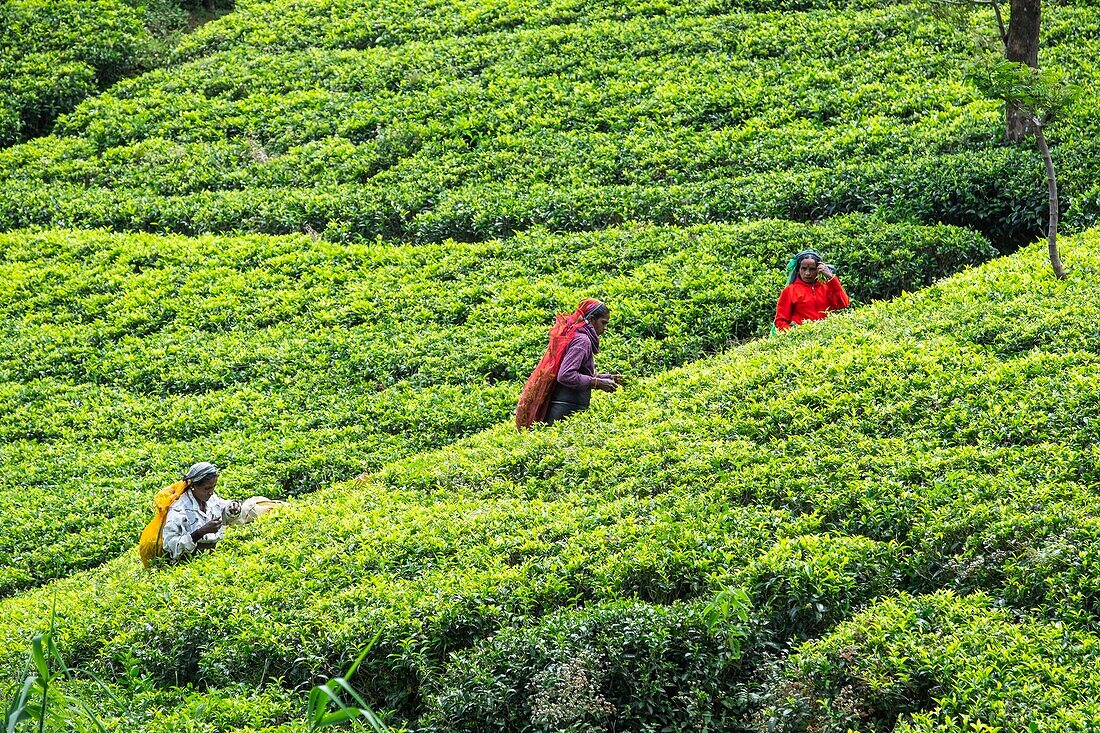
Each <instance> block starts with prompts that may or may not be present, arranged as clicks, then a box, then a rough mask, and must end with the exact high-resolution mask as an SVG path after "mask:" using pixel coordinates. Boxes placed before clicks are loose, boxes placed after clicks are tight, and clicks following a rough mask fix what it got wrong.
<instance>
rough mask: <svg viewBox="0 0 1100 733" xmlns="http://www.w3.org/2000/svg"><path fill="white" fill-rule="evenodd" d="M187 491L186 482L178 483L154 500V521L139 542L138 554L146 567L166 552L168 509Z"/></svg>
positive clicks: (143, 531) (158, 493)
mask: <svg viewBox="0 0 1100 733" xmlns="http://www.w3.org/2000/svg"><path fill="white" fill-rule="evenodd" d="M184 491H187V482H186V481H177V482H176V483H174V484H172V485H171V486H169V487H168V488H166V489H161V490H160V491H158V492H157V495H156V496H155V497H154V498H153V521H151V522H149V524H148V525H147V526H146V527H145V529H143V530H142V531H141V538H140V539H139V540H138V554H139V555H141V564H142V565H144V566H145V567H149V565H150V564H151V563H152V562H153V558H154V557H158V556H159V555H160V554H161V553H163V552H164V537H163V533H164V520H165V519H167V518H168V508H169V507H170V506H172V504H174V503H175V502H176V499H178V498H180V497H181V496H183V492H184Z"/></svg>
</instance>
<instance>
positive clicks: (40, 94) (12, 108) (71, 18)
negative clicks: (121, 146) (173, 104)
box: [0, 0, 188, 148]
mask: <svg viewBox="0 0 1100 733" xmlns="http://www.w3.org/2000/svg"><path fill="white" fill-rule="evenodd" d="M187 23H188V13H187V12H186V11H185V10H184V8H182V7H181V6H180V3H179V2H178V1H177V0H151V1H150V2H137V1H136V0H92V1H91V2H89V1H88V0H80V1H76V0H6V2H4V3H3V5H0V148H2V147H6V146H8V145H12V144H14V143H17V142H20V141H23V140H26V139H28V138H33V137H35V136H37V135H42V134H45V133H47V132H49V130H50V128H51V127H52V126H53V123H54V121H55V120H56V119H57V117H58V116H59V115H61V114H64V113H66V112H71V111H72V110H73V109H74V108H75V107H76V106H77V104H79V103H80V102H81V101H83V100H84V99H86V98H88V97H90V96H92V95H94V94H96V93H98V92H101V91H103V90H104V89H106V88H108V87H110V86H111V85H112V84H114V83H115V82H117V81H119V80H120V79H123V78H125V77H130V76H134V75H136V74H140V73H142V72H144V71H148V70H150V69H152V68H155V67H156V66H158V65H160V64H162V63H164V62H165V61H166V58H167V56H168V54H169V52H170V51H171V49H172V47H173V46H174V45H175V44H176V43H177V42H178V40H179V39H178V36H179V33H180V31H181V29H182V28H183V27H184V26H185V25H186V24H187Z"/></svg>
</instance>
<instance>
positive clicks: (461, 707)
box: [421, 603, 743, 731]
mask: <svg viewBox="0 0 1100 733" xmlns="http://www.w3.org/2000/svg"><path fill="white" fill-rule="evenodd" d="M740 671H741V670H740V669H739V668H738V655H737V654H736V653H734V652H733V650H731V649H729V648H728V647H727V646H726V640H725V638H723V637H722V636H720V635H716V634H715V633H714V632H713V630H712V627H711V626H710V624H709V623H708V622H707V620H706V619H705V618H704V615H703V613H702V612H701V609H686V610H685V609H684V608H682V607H681V606H680V605H679V604H676V605H672V606H650V605H646V604H630V603H618V604H613V605H610V606H606V607H595V608H586V609H584V610H583V611H576V610H573V611H563V612H561V613H558V614H554V615H552V616H550V617H547V618H546V619H543V620H542V621H540V622H539V623H537V624H536V625H532V626H529V627H524V628H522V629H508V630H505V631H504V632H502V633H500V634H498V635H497V636H494V637H492V638H490V639H488V640H486V641H485V642H483V643H482V644H480V645H479V646H477V647H475V648H473V649H471V650H470V651H468V652H464V653H461V654H457V655H455V656H453V657H452V658H451V660H450V663H449V664H448V670H447V673H446V675H445V676H444V677H443V678H442V679H441V680H439V682H438V686H439V687H440V688H441V689H443V690H444V691H445V692H444V693H442V694H440V695H439V696H438V697H429V701H428V713H427V715H426V716H425V720H424V722H423V725H422V727H421V729H422V730H425V731H476V730H486V729H487V728H490V727H492V728H496V729H499V730H604V729H608V728H610V727H613V728H614V729H616V730H678V729H683V728H684V727H685V726H689V725H693V724H696V725H698V724H700V723H702V724H704V725H705V726H706V727H714V728H717V729H721V728H724V727H726V726H727V725H729V724H731V723H734V722H736V721H737V720H738V718H739V717H741V715H742V714H743V711H742V710H739V709H737V706H736V705H735V704H734V702H733V698H734V696H735V694H736V686H735V685H734V684H733V682H734V681H735V680H737V679H738V677H739V676H740Z"/></svg>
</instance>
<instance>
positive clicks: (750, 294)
mask: <svg viewBox="0 0 1100 733" xmlns="http://www.w3.org/2000/svg"><path fill="white" fill-rule="evenodd" d="M811 244H812V245H816V246H819V247H821V248H822V250H823V251H825V252H828V253H829V255H830V257H831V258H833V259H834V260H835V261H836V262H838V263H839V264H840V267H841V272H842V273H843V278H844V280H845V282H846V283H847V286H848V288H849V290H850V291H851V293H852V295H853V297H855V298H857V299H862V300H869V299H872V298H886V297H890V296H891V295H894V294H895V293H897V292H899V291H900V290H901V289H903V288H904V289H916V288H919V287H921V286H922V285H924V284H926V283H928V282H931V281H932V280H933V279H935V278H937V277H939V276H942V275H944V274H947V273H949V272H951V271H954V270H957V269H959V268H960V267H962V266H964V265H966V264H968V263H974V262H980V261H983V260H985V259H987V258H988V257H989V256H990V254H991V251H990V248H989V246H988V244H986V243H985V242H984V240H982V239H981V237H978V236H976V235H973V234H970V233H967V232H965V231H962V230H959V229H953V228H950V227H918V226H910V225H890V224H887V223H885V222H883V221H881V220H879V219H874V218H866V217H848V218H840V219H836V220H833V221H830V222H828V223H825V224H822V225H820V226H806V225H798V224H791V223H786V222H778V221H776V222H761V223H757V224H751V225H742V226H720V227H719V226H711V227H699V228H695V229H672V228H659V227H652V226H636V227H629V228H623V229H618V230H610V231H606V232H602V233H596V234H590V235H583V236H582V235H576V236H559V235H551V234H548V233H546V232H538V233H531V234H529V235H526V236H523V237H520V238H517V239H514V240H511V241H509V242H491V243H485V244H478V245H460V244H457V243H453V242H452V243H449V244H446V245H440V246H432V247H427V246H425V247H418V248H408V247H402V246H399V245H387V244H383V243H375V244H369V245H368V244H362V245H341V244H332V243H326V242H319V241H313V240H311V239H308V238H301V237H299V238H287V239H272V238H267V237H246V238H240V239H213V238H207V239H201V240H191V239H184V238H179V237H175V238H161V237H153V236H119V235H110V234H106V233H62V232H54V233H43V234H33V233H26V232H17V233H12V234H7V235H0V273H2V277H3V279H4V282H5V283H6V284H7V287H6V290H5V292H4V293H3V294H2V295H0V310H2V311H3V313H4V319H3V322H4V325H3V326H2V327H0V337H2V338H3V343H4V345H5V348H4V350H3V352H4V353H3V355H2V356H0V385H2V386H0V405H3V407H2V409H3V411H4V413H5V415H6V419H5V422H4V425H3V427H2V428H0V456H2V458H3V460H2V461H0V465H2V466H3V468H0V496H6V497H16V496H18V497H20V498H21V499H22V501H20V502H18V503H17V506H18V508H17V509H16V510H15V511H14V512H9V513H6V514H5V517H4V519H3V520H0V538H2V539H0V559H2V561H3V562H2V563H0V564H2V566H3V568H4V569H3V570H0V593H3V592H10V591H12V590H14V589H17V588H20V587H25V586H28V585H32V584H34V583H35V582H38V581H40V580H42V579H46V578H51V577H58V576H60V575H64V574H66V573H67V572H69V571H71V570H72V569H74V568H83V567H89V566H91V565H95V564H96V563H98V562H100V561H102V560H103V559H104V558H106V557H110V556H112V555H115V554H117V553H119V552H121V551H123V550H124V549H126V548H127V547H129V546H130V544H131V543H132V541H133V538H134V537H135V536H136V533H137V532H138V531H139V529H140V527H141V525H142V523H143V522H144V521H147V520H148V517H147V512H148V510H149V506H150V503H149V502H150V501H151V496H152V495H153V493H155V491H156V490H157V489H158V488H159V487H160V486H161V485H164V484H166V483H168V482H170V481H171V480H173V476H174V475H176V472H177V471H179V470H180V468H181V466H185V465H186V464H187V463H189V462H191V461H193V460H198V459H199V458H206V459H213V460H216V461H217V462H218V463H219V464H227V469H226V473H225V483H224V485H223V490H224V491H227V492H230V493H233V494H236V495H245V496H247V495H249V494H264V495H276V496H290V495H296V494H301V493H303V492H308V491H311V490H313V489H315V488H317V487H319V486H321V485H323V484H324V483H327V482H329V481H332V480H334V479H347V478H350V477H352V476H354V475H356V474H358V473H359V472H361V471H363V470H366V469H369V468H371V467H376V466H379V465H382V464H383V463H385V462H386V461H389V460H392V459H394V458H397V457H400V456H402V455H406V454H409V453H415V452H417V451H420V450H425V449H429V448H432V447H437V446H440V445H444V444H446V443H449V442H452V441H453V440H455V439H457V438H459V437H461V436H463V435H468V434H471V433H474V432H476V431H478V430H481V429H483V428H486V427H488V426H490V425H492V424H494V423H497V422H499V421H501V420H503V419H505V418H506V417H507V415H508V414H509V412H510V411H511V410H512V409H513V407H514V405H515V398H516V395H517V394H518V392H519V388H520V385H521V383H522V380H523V379H525V378H526V375H527V373H528V372H529V371H530V369H531V368H532V367H533V365H534V362H535V361H537V359H538V358H539V356H540V355H541V352H542V349H543V348H544V345H545V338H546V336H545V334H546V330H545V329H546V327H547V326H546V324H547V323H548V322H549V320H550V317H551V315H552V314H553V313H554V312H557V311H561V310H566V309H572V307H573V305H574V304H575V303H576V302H577V301H578V300H579V299H580V298H581V297H582V296H583V295H587V294H598V295H600V296H601V297H603V298H605V299H607V300H608V302H609V303H610V304H611V307H612V309H613V312H614V314H615V315H614V318H615V327H614V328H613V330H612V333H610V334H609V335H608V337H607V338H606V339H605V343H604V347H605V348H604V353H603V354H602V355H601V364H605V365H606V366H607V368H609V369H611V370H613V371H622V372H624V373H629V374H631V375H633V376H643V375H645V374H653V373H656V372H659V371H661V370H664V369H667V368H669V367H672V366H676V365H679V364H683V363H685V362H687V361H691V360H693V359H698V358H700V357H701V356H705V355H707V354H710V353H714V352H716V351H718V350H720V349H722V348H724V347H725V346H726V345H727V344H728V343H730V342H731V341H735V340H739V339H744V338H748V337H751V336H754V335H758V334H760V333H762V332H764V331H765V330H766V328H767V324H768V323H769V322H770V319H771V317H772V314H773V313H774V301H775V298H776V294H777V293H778V292H779V290H780V289H781V287H782V274H781V273H782V266H783V263H785V261H786V258H787V257H789V256H790V254H791V253H793V252H797V251H798V250H800V249H803V248H805V247H806V246H810V245H811ZM43 506H49V507H54V510H52V511H49V512H43V511H42V507H43Z"/></svg>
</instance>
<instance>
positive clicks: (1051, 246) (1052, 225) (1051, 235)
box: [1031, 118, 1066, 280]
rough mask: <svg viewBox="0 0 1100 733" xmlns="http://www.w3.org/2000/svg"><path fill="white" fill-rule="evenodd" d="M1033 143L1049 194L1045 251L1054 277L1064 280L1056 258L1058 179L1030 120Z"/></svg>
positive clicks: (1037, 127)
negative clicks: (1048, 216) (1035, 145)
mask: <svg viewBox="0 0 1100 733" xmlns="http://www.w3.org/2000/svg"><path fill="white" fill-rule="evenodd" d="M1031 124H1032V125H1033V127H1034V132H1035V142H1036V143H1037V144H1038V146H1039V153H1040V154H1041V155H1042V156H1043V165H1044V166H1046V169H1047V191H1048V192H1049V193H1050V220H1049V221H1048V223H1047V251H1048V252H1049V253H1050V266H1051V267H1052V268H1053V269H1054V275H1055V277H1057V278H1058V279H1059V280H1065V279H1066V271H1065V270H1063V269H1062V258H1061V257H1059V256H1058V179H1057V178H1056V177H1055V175H1054V160H1053V159H1052V158H1051V157H1050V147H1049V146H1048V145H1047V140H1046V137H1044V136H1043V126H1042V125H1040V124H1039V121H1038V120H1036V119H1034V118H1032V120H1031Z"/></svg>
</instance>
